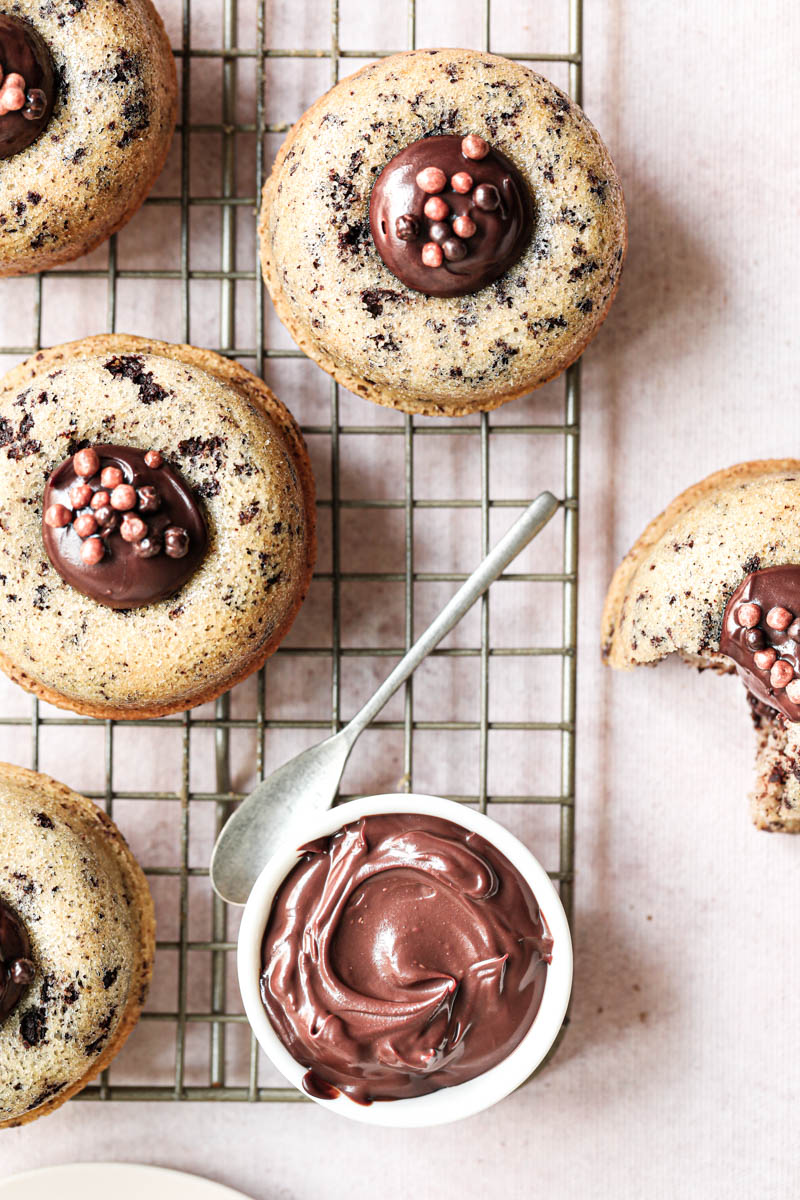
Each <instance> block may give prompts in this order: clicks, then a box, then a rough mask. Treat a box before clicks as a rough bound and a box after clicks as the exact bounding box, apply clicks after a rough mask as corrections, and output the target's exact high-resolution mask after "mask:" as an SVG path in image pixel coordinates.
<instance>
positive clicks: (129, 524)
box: [119, 515, 147, 542]
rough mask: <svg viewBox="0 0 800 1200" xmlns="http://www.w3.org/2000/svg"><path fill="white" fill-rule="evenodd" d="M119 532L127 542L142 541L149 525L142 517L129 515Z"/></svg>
mask: <svg viewBox="0 0 800 1200" xmlns="http://www.w3.org/2000/svg"><path fill="white" fill-rule="evenodd" d="M119 532H120V534H121V536H122V537H123V538H124V539H125V541H126V542H140V541H141V540H142V538H143V537H144V535H145V534H146V533H147V526H146V525H145V523H144V521H143V520H142V519H141V517H134V516H130V515H128V516H127V517H125V519H124V520H123V522H122V524H121V525H120V527H119Z"/></svg>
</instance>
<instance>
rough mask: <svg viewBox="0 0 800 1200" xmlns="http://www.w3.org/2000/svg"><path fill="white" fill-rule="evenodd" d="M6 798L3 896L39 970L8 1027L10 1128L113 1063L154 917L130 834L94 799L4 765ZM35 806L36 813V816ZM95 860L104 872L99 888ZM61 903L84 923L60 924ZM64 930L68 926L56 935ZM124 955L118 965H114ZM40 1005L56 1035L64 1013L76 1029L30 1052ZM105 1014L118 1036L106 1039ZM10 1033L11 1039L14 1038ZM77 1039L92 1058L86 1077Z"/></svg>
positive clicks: (133, 1009)
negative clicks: (29, 1029) (29, 1017)
mask: <svg viewBox="0 0 800 1200" xmlns="http://www.w3.org/2000/svg"><path fill="white" fill-rule="evenodd" d="M0 802H1V805H0V847H2V851H3V855H2V859H3V862H2V866H0V897H1V898H2V899H4V900H5V901H6V902H7V903H8V904H10V906H11V907H12V908H13V909H14V910H15V911H16V912H17V913H18V915H20V916H21V917H22V919H23V921H24V922H25V923H26V925H28V928H29V933H30V935H31V940H32V949H33V954H34V961H35V962H36V963H37V966H38V968H39V971H38V975H39V978H38V979H37V978H35V979H34V983H33V984H32V985H31V988H30V992H29V995H28V996H24V997H23V998H22V999H21V1000H20V1003H19V1009H20V1012H15V1013H12V1014H11V1016H9V1017H8V1018H7V1019H6V1021H5V1023H4V1024H3V1025H2V1026H0V1061H2V1063H3V1072H4V1079H3V1082H4V1083H6V1084H7V1085H8V1087H9V1089H10V1090H11V1092H12V1094H13V1095H14V1097H15V1101H14V1103H16V1104H17V1105H18V1110H17V1111H15V1112H13V1114H12V1115H10V1116H7V1117H5V1118H4V1119H2V1120H0V1129H5V1128H8V1127H12V1126H16V1125H25V1124H27V1123H28V1122H29V1121H34V1120H36V1118H37V1117H41V1116H44V1115H45V1114H47V1113H49V1112H52V1111H53V1110H54V1109H56V1108H59V1107H60V1106H61V1105H62V1104H63V1103H64V1102H65V1101H66V1100H68V1099H69V1098H70V1097H71V1096H74V1095H75V1094H76V1093H77V1092H79V1091H81V1089H82V1088H84V1087H85V1086H86V1084H87V1083H89V1082H90V1080H92V1079H93V1078H94V1077H95V1076H96V1075H98V1074H99V1073H100V1072H101V1071H103V1070H104V1069H105V1068H106V1067H107V1066H108V1065H109V1063H110V1062H111V1060H112V1059H113V1058H114V1056H115V1055H116V1054H117V1053H118V1052H119V1050H120V1049H121V1048H122V1046H123V1045H124V1043H125V1042H126V1041H127V1038H128V1036H129V1034H130V1033H131V1031H132V1029H133V1027H134V1026H135V1024H136V1022H137V1021H138V1019H139V1015H140V1013H141V1011H142V1007H143V1005H144V1002H145V999H146V996H147V989H148V986H149V983H150V978H151V975H152V970H153V958H154V955H155V914H154V909H153V901H152V898H151V896H150V889H149V888H148V886H147V880H146V879H145V877H144V874H143V873H142V870H141V867H140V866H139V864H138V863H137V861H136V859H135V858H134V856H133V854H132V853H131V851H130V849H129V847H128V844H127V842H126V841H125V839H124V838H123V836H122V834H121V833H120V832H119V830H118V829H117V827H116V825H114V823H113V821H111V820H110V819H109V817H107V816H106V814H105V813H104V812H103V811H102V810H101V809H99V808H97V807H96V805H94V804H92V802H91V801H90V800H87V799H86V797H85V796H81V795H79V794H78V793H77V792H73V791H72V790H71V789H70V788H68V787H66V786H65V785H64V784H63V783H59V782H58V781H57V780H55V779H51V778H50V776H48V775H42V774H40V773H39V772H37V771H29V770H26V769H25V768H23V767H16V766H12V765H10V764H7V763H0ZM32 815H33V816H35V821H31V820H30V819H29V818H30V817H31V816H32ZM43 817H44V820H43ZM87 861H88V862H89V864H90V865H91V870H92V871H93V872H95V874H94V875H93V876H92V878H93V879H94V880H95V883H94V884H93V885H92V886H89V883H91V880H89V878H88V875H87V874H86V870H85V866H86V863H87ZM67 871H69V872H70V877H69V878H67V877H66V876H65V872H67ZM100 876H102V877H100ZM44 881H46V882H47V884H48V886H47V887H45V886H43V882H44ZM53 881H58V882H57V883H56V882H53ZM53 887H55V889H56V890H55V891H53V890H52V889H53ZM62 905H63V906H65V908H64V911H65V912H66V911H67V908H66V906H67V905H69V911H70V913H71V914H72V915H71V916H70V918H69V920H71V919H72V918H73V917H75V916H77V918H78V924H77V925H76V926H75V927H71V926H70V925H69V922H68V923H67V924H66V925H64V924H63V923H62V917H61V915H60V912H59V908H60V906H62ZM98 906H100V907H99V908H98ZM95 909H98V913H99V912H100V911H101V909H102V914H103V915H102V921H105V922H107V923H108V929H107V930H106V931H105V935H102V934H101V933H100V932H99V929H100V928H101V927H102V925H101V923H100V922H98V920H97V913H95V911H94V910H95ZM59 929H61V930H62V932H61V934H60V935H58V936H54V935H55V934H56V931H58V930H59ZM66 931H69V933H68V935H67V933H66ZM114 955H116V958H115V960H114V967H115V969H114V970H113V971H111V972H110V973H108V974H105V973H106V972H107V971H108V967H109V964H110V956H114ZM76 971H77V975H76V974H75V972H76ZM66 972H68V973H69V975H70V979H67V976H66V974H65V973H66ZM103 975H104V977H103V978H102V981H101V976H103ZM112 975H113V978H112V977H111V976H112ZM74 979H78V981H79V986H78V987H77V989H73V987H72V982H73V980H74ZM45 992H46V995H45ZM73 994H77V998H76V999H73ZM59 998H61V1000H60V999H59ZM61 1001H63V1002H61ZM32 1004H35V1005H37V1006H40V1007H38V1009H37V1011H38V1012H39V1013H40V1014H41V1018H40V1019H41V1020H42V1021H43V1022H44V1025H45V1027H46V1028H47V1031H48V1035H49V1034H50V1032H51V1031H52V1030H53V1029H54V1028H55V1025H56V1024H57V1023H58V1022H63V1030H62V1031H63V1032H68V1033H69V1035H70V1036H69V1038H68V1039H65V1040H63V1041H60V1039H58V1038H53V1037H49V1036H47V1037H45V1038H43V1040H42V1042H41V1044H39V1045H34V1046H32V1047H30V1048H28V1049H27V1050H24V1051H23V1052H20V1051H19V1049H18V1047H19V1046H20V1044H21V1043H20V1040H19V1039H20V1018H21V1016H22V1015H24V1013H25V1011H30V1007H31V1005H32ZM117 1005H121V1012H120V1013H119V1015H117V1011H116V1008H117ZM109 1014H110V1022H109ZM107 1022H108V1023H109V1024H108V1027H109V1028H110V1029H111V1033H110V1035H109V1036H107V1038H105V1037H104V1036H103V1033H104V1030H105V1029H106V1023H107ZM98 1031H99V1033H100V1037H99V1039H97V1038H96V1035H97V1033H98ZM87 1037H88V1038H90V1039H96V1040H100V1041H101V1042H103V1043H104V1044H103V1045H102V1046H101V1048H100V1049H99V1050H98V1049H95V1046H94V1044H93V1043H90V1044H89V1045H86V1038H87ZM4 1039H9V1040H8V1043H7V1044H6V1045H3V1040H4ZM79 1047H80V1052H81V1054H83V1056H84V1057H85V1058H88V1059H89V1060H90V1062H89V1065H88V1067H87V1068H86V1070H85V1071H84V1070H80V1068H78V1070H79V1073H77V1074H76V1068H75V1063H76V1062H78V1061H80V1059H79V1057H78V1048H79ZM83 1065H84V1064H83V1062H82V1061H81V1062H80V1067H82V1066H83ZM65 1073H66V1074H67V1079H64V1078H63V1075H64V1074H65ZM53 1076H55V1083H56V1084H60V1085H62V1086H60V1087H59V1089H58V1091H57V1092H56V1093H55V1094H53V1095H50V1096H49V1097H48V1098H46V1099H44V1100H43V1101H42V1102H41V1103H39V1104H36V1103H33V1106H32V1107H31V1106H30V1103H31V1102H30V1097H31V1096H33V1098H34V1101H35V1099H36V1096H37V1090H38V1094H40V1093H41V1092H42V1091H48V1090H50V1089H51V1088H52V1087H53V1086H54V1083H53ZM12 1080H13V1082H12ZM16 1083H19V1084H20V1086H19V1088H17V1087H16V1086H15V1085H16ZM0 1095H4V1094H3V1093H2V1084H0ZM2 1111H3V1109H2V1108H0V1113H2ZM6 1111H7V1110H6Z"/></svg>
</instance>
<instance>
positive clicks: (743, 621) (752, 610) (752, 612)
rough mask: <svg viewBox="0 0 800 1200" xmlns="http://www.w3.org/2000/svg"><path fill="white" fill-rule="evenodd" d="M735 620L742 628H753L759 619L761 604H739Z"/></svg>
mask: <svg viewBox="0 0 800 1200" xmlns="http://www.w3.org/2000/svg"><path fill="white" fill-rule="evenodd" d="M736 620H737V621H738V622H739V624H740V625H741V626H742V628H743V629H755V627H756V625H757V624H758V622H759V621H760V620H761V605H760V604H740V605H739V607H738V608H737V610H736Z"/></svg>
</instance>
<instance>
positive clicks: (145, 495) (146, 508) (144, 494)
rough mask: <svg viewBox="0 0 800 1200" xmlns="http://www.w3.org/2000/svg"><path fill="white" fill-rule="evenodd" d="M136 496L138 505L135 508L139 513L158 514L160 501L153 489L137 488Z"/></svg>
mask: <svg viewBox="0 0 800 1200" xmlns="http://www.w3.org/2000/svg"><path fill="white" fill-rule="evenodd" d="M136 495H137V496H138V497H139V503H138V504H137V506H136V507H137V508H138V509H139V512H140V513H154V512H158V510H159V508H160V507H161V500H160V498H159V495H158V492H157V491H156V489H155V488H154V487H142V488H139V490H138V491H137V493H136Z"/></svg>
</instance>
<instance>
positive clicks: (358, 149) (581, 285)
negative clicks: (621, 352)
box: [259, 50, 627, 417]
mask: <svg viewBox="0 0 800 1200" xmlns="http://www.w3.org/2000/svg"><path fill="white" fill-rule="evenodd" d="M510 109H511V110H513V111H509V110H510ZM432 131H435V132H447V133H451V132H472V133H478V134H480V135H481V136H483V137H485V138H486V139H487V140H489V141H490V142H492V143H493V144H494V145H496V146H497V147H498V148H499V149H500V150H502V151H503V153H504V154H506V155H507V156H508V157H509V158H510V159H511V160H512V161H513V162H514V163H515V165H516V166H517V168H518V169H519V170H520V171H521V172H522V174H523V176H524V177H525V178H526V179H527V180H528V182H529V184H530V186H531V188H532V190H533V192H534V195H535V197H536V203H537V212H538V216H537V225H536V232H535V234H534V238H533V240H532V243H531V245H530V246H529V247H528V249H527V250H526V252H525V254H524V255H523V257H522V258H521V259H520V261H519V263H518V264H517V265H516V266H515V267H514V268H512V269H511V270H510V271H509V272H507V274H506V275H505V276H503V277H501V279H500V280H498V281H497V282H496V283H494V284H491V285H489V286H488V287H486V288H483V289H482V290H481V291H479V292H476V293H475V294H474V295H471V296H462V297H456V298H434V297H426V296H422V295H420V294H419V293H417V292H412V291H411V290H409V289H408V288H406V287H405V286H404V285H403V284H402V283H400V281H399V280H397V279H396V278H395V277H394V275H392V274H391V272H389V270H388V269H387V268H386V267H385V266H384V265H383V263H382V262H381V260H380V258H379V256H378V254H377V251H376V250H375V248H374V246H373V245H372V241H371V237H370V235H369V230H368V219H367V218H368V205H369V195H370V191H371V187H372V183H373V181H374V178H375V177H376V175H377V174H378V172H379V171H380V169H382V167H383V166H384V165H385V162H386V161H388V159H389V158H391V157H392V155H393V154H394V153H396V151H397V149H398V147H400V146H402V145H406V144H408V143H409V142H412V141H415V140H417V139H418V138H420V137H422V136H423V135H424V134H426V133H431V132H432ZM259 234H260V239H261V256H262V267H263V271H264V277H265V280H266V282H267V286H268V288H269V291H270V295H271V296H272V301H273V304H274V306H275V309H276V311H277V313H278V316H279V317H280V318H281V320H282V321H283V323H284V324H285V325H286V327H287V329H288V330H289V332H290V333H291V335H292V337H293V338H294V340H295V341H296V342H297V344H298V345H299V346H300V348H301V349H302V350H303V351H304V353H305V354H307V355H308V356H309V357H310V358H312V359H314V360H315V361H316V362H317V363H318V364H319V365H320V366H321V367H322V368H323V369H324V370H325V371H328V372H329V374H331V375H333V376H334V378H335V379H337V380H338V382H339V383H341V384H342V385H343V386H344V387H346V388H348V389H349V390H350V391H352V392H355V393H356V394H357V395H360V396H364V397H366V398H367V399H370V400H373V401H375V402H376V403H379V404H384V405H387V406H388V407H392V408H399V409H402V410H404V411H405V412H413V413H422V414H425V415H428V416H454V417H455V416H462V415H465V414H467V413H470V412H475V411H478V410H482V411H485V410H489V409H493V408H497V407H499V406H500V405H501V404H504V403H506V401H508V400H511V399H513V398H514V397H515V396H519V395H522V394H523V393H525V392H528V391H531V390H533V389H534V388H536V387H539V386H541V385H542V384H544V383H546V382H547V381H548V380H549V379H552V378H553V377H554V376H556V375H558V374H560V373H561V372H562V371H563V370H565V369H566V368H567V367H568V366H569V365H570V363H572V362H574V360H575V359H576V358H577V357H578V356H579V355H580V354H581V353H582V352H583V350H584V349H585V348H586V346H587V345H588V343H589V341H591V339H592V337H593V336H594V334H595V333H596V332H597V329H598V328H599V326H600V324H601V323H602V321H603V320H604V318H605V316H606V314H607V312H608V309H609V307H610V305H611V302H612V300H613V298H614V295H615V293H616V290H617V287H618V284H619V278H620V272H621V267H622V261H623V258H624V254H625V250H626V246H627V226H626V221H625V209H624V202H623V198H622V189H621V187H620V184H619V181H618V179H617V176H616V172H615V171H614V166H613V163H612V162H611V160H610V158H609V156H608V153H607V151H606V149H605V147H604V145H603V143H602V141H601V140H600V138H599V136H598V134H597V132H596V130H595V129H594V128H593V126H592V125H591V123H590V122H589V121H588V119H587V118H586V116H585V115H584V114H583V113H582V111H581V110H580V109H579V108H578V107H577V106H576V105H574V104H573V103H572V102H571V101H570V100H569V99H568V97H566V96H565V95H564V93H562V92H561V91H559V89H558V88H556V87H554V85H553V84H551V83H550V82H549V81H548V80H546V79H543V78H542V76H540V75H536V74H535V73H534V72H532V71H530V70H529V69H528V68H526V67H523V66H522V65H521V64H519V63H512V62H510V61H509V60H507V59H503V58H500V57H498V56H496V55H491V54H485V53H479V52H476V51H471V50H419V51H409V52H407V53H405V54H398V55H394V56H392V57H391V58H388V59H384V60H381V61H380V62H378V63H372V64H370V65H369V66H367V67H364V68H362V70H360V71H358V72H356V74H354V75H351V76H348V77H347V79H345V80H343V81H342V82H341V83H340V84H339V85H338V86H337V87H336V88H334V89H332V91H330V92H328V93H327V94H326V95H324V96H322V97H321V98H320V99H319V100H317V102H316V103H315V104H314V105H312V107H311V108H310V109H309V110H308V112H306V113H305V114H304V115H303V116H302V117H301V118H300V120H299V121H298V122H297V124H296V125H295V126H294V127H293V128H292V130H291V131H290V132H289V134H288V136H287V138H286V141H285V142H284V144H283V146H282V147H281V150H280V151H279V153H278V156H277V159H276V161H275V164H274V167H273V170H272V174H271V175H270V177H269V179H268V180H267V182H266V184H265V187H264V194H263V203H262V209H261V219H260V223H259ZM337 238H338V245H337ZM487 364H488V365H487Z"/></svg>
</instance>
